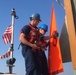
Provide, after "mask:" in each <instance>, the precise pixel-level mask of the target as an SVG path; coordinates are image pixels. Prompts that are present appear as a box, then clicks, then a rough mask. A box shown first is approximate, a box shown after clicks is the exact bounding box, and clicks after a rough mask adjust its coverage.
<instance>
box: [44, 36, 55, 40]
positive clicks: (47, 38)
mask: <svg viewBox="0 0 76 75" xmlns="http://www.w3.org/2000/svg"><path fill="white" fill-rule="evenodd" d="M50 38H53V36H45V37H44V40H49V39H50Z"/></svg>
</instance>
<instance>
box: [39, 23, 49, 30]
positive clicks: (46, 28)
mask: <svg viewBox="0 0 76 75" xmlns="http://www.w3.org/2000/svg"><path fill="white" fill-rule="evenodd" d="M39 28H41V29H43V30H45V31H48V26H47V25H46V24H42V25H40V27H39Z"/></svg>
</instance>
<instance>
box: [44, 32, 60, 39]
mask: <svg viewBox="0 0 76 75" xmlns="http://www.w3.org/2000/svg"><path fill="white" fill-rule="evenodd" d="M58 36H59V34H58V32H55V33H54V34H53V35H51V36H44V40H49V39H50V38H56V37H58Z"/></svg>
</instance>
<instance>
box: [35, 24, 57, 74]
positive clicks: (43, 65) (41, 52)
mask: <svg viewBox="0 0 76 75" xmlns="http://www.w3.org/2000/svg"><path fill="white" fill-rule="evenodd" d="M47 31H48V25H47V24H41V25H40V26H39V33H40V37H39V38H38V39H39V41H37V45H38V46H39V47H40V48H39V49H38V50H37V54H36V55H37V57H38V62H39V67H40V72H41V75H49V72H48V71H49V70H48V64H47V58H46V55H45V50H46V47H47V46H48V44H49V43H48V42H46V40H49V39H50V38H56V37H58V33H54V34H53V35H51V36H44V35H45V34H46V32H47Z"/></svg>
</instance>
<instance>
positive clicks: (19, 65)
mask: <svg viewBox="0 0 76 75" xmlns="http://www.w3.org/2000/svg"><path fill="white" fill-rule="evenodd" d="M60 1H61V2H62V3H64V1H63V0H60ZM52 4H54V8H55V13H56V22H57V28H58V32H59V34H60V32H61V29H62V25H63V23H64V17H65V11H64V9H63V8H62V7H61V6H60V5H59V4H58V3H57V2H56V1H55V0H0V55H3V54H5V53H6V52H7V50H8V48H9V44H8V45H5V44H4V42H3V39H2V35H3V33H4V31H5V29H6V28H7V26H8V25H9V24H10V23H11V20H12V17H11V10H12V8H15V11H16V14H17V16H18V17H19V19H15V24H14V57H15V58H16V62H15V64H14V65H15V67H13V72H14V73H17V75H24V74H25V65H24V59H23V57H22V55H21V47H20V49H19V50H18V45H19V43H20V42H19V35H20V29H21V28H22V27H23V26H24V25H25V24H28V23H29V22H30V19H29V17H30V16H31V15H32V14H33V13H39V14H40V15H41V19H42V22H41V23H40V24H43V23H46V24H47V25H48V27H49V26H50V19H51V10H52ZM40 24H39V25H40ZM46 35H49V30H48V32H47V34H46ZM46 56H47V51H46ZM7 59H8V58H6V59H0V72H8V71H9V70H8V67H7V65H6V60H7ZM63 67H64V72H63V73H60V74H58V75H73V68H72V63H71V62H69V63H65V64H63Z"/></svg>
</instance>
